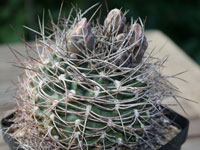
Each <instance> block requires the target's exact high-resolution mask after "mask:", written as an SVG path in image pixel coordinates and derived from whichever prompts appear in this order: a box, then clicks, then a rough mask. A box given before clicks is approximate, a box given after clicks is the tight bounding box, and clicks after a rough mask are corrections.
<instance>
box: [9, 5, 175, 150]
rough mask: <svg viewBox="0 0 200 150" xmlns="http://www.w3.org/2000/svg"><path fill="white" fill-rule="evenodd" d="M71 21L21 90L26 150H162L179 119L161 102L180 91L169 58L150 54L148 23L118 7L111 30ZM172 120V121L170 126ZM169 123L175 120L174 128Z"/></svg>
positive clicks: (47, 44) (45, 47) (58, 29)
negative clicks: (170, 77)
mask: <svg viewBox="0 0 200 150" xmlns="http://www.w3.org/2000/svg"><path fill="white" fill-rule="evenodd" d="M70 17H71V16H69V18H68V19H63V20H62V21H60V22H59V24H58V25H57V26H56V25H55V24H54V23H52V27H53V28H52V34H49V35H47V36H46V35H45V32H44V30H43V27H41V29H42V31H41V38H39V39H38V40H37V41H36V44H35V47H34V49H36V51H37V52H38V56H39V58H38V59H33V58H29V59H28V60H27V61H25V62H24V64H23V66H24V67H25V68H26V69H25V74H24V75H23V77H22V78H21V86H20V87H19V89H18V93H17V96H18V100H20V102H21V104H20V106H19V107H18V111H17V113H16V115H17V117H16V118H15V120H14V122H15V124H13V125H12V126H11V127H10V131H9V133H10V134H11V135H12V136H13V137H14V138H15V139H16V140H17V141H18V143H19V144H20V147H22V148H25V149H30V150H32V149H37V150H40V149H41V150H47V149H57V150H58V149H59V150H60V149H70V150H71V149H72V150H73V149H75V150H77V149H81V150H90V149H98V150H102V149H122V150H124V149H125V150H126V149H127V150H129V149H155V148H156V147H157V146H159V145H162V142H161V141H162V140H163V139H165V138H166V137H165V135H163V134H162V132H161V131H162V130H163V129H166V128H168V126H169V125H170V123H171V121H170V120H169V119H168V118H167V117H165V115H164V114H163V107H161V102H162V101H163V99H164V98H166V97H170V96H172V94H173V90H172V89H173V88H171V87H172V86H171V85H170V84H169V83H168V81H167V80H166V78H165V77H164V76H162V75H161V74H160V71H159V70H160V67H161V66H162V63H163V61H162V60H159V59H158V60H156V61H155V60H154V58H153V57H151V56H150V55H149V56H148V55H146V57H144V53H145V51H146V49H147V46H148V44H147V40H146V37H145V35H144V26H143V24H142V22H141V20H140V19H138V20H137V21H134V22H133V21H132V22H131V24H130V25H128V24H127V23H126V18H125V16H124V14H123V13H122V11H121V10H119V9H113V10H111V11H110V12H109V14H108V15H107V17H106V18H105V21H104V25H100V24H99V23H97V24H95V23H93V24H91V22H87V19H86V18H84V17H83V16H82V15H81V14H79V13H78V14H77V17H76V18H74V19H71V18H70ZM166 120H167V121H166ZM166 122H167V123H166Z"/></svg>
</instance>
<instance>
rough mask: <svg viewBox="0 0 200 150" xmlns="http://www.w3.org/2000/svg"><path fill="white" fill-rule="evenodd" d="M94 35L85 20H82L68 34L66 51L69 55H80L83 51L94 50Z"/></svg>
mask: <svg viewBox="0 0 200 150" xmlns="http://www.w3.org/2000/svg"><path fill="white" fill-rule="evenodd" d="M94 44H95V41H94V35H93V34H92V32H91V26H90V24H89V23H88V22H87V19H86V18H82V19H81V20H80V21H79V22H78V23H77V24H76V25H75V27H74V28H73V29H72V30H71V31H70V32H69V34H68V38H67V49H68V51H69V52H71V53H76V54H81V53H82V52H83V51H84V50H86V49H89V50H92V49H93V48H94Z"/></svg>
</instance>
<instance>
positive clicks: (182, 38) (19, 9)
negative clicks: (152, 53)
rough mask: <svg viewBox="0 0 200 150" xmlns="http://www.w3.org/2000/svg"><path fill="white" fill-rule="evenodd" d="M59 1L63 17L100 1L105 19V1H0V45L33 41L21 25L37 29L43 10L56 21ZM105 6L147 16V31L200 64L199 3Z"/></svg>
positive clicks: (136, 0) (174, 0)
mask: <svg viewBox="0 0 200 150" xmlns="http://www.w3.org/2000/svg"><path fill="white" fill-rule="evenodd" d="M62 1H64V6H63V13H64V14H66V15H67V14H68V13H69V10H70V9H71V7H72V3H73V4H74V5H77V6H78V7H80V8H81V9H83V10H85V9H87V8H88V7H89V6H91V5H93V4H95V3H97V2H100V3H101V4H102V18H103V17H105V16H106V5H105V0H90V1H89V0H87V1H84V0H0V44H3V43H16V42H23V41H22V40H21V37H22V35H23V36H24V37H25V39H26V40H28V41H31V40H34V34H33V33H32V32H31V31H29V30H27V29H24V28H23V27H22V26H23V25H26V26H28V27H30V28H33V29H35V30H38V16H39V17H40V18H42V14H43V12H44V11H45V20H46V21H45V22H46V24H48V22H49V17H48V10H50V11H51V13H52V16H53V18H54V19H56V17H57V16H58V13H59V8H60V6H61V3H62ZM107 4H108V8H109V9H112V8H115V7H117V8H122V9H123V10H129V13H128V15H127V18H128V20H129V19H130V17H131V16H133V18H134V19H136V18H137V17H138V16H140V17H141V18H142V19H143V20H144V19H145V18H146V17H147V21H146V29H159V30H161V31H163V32H164V33H165V34H167V35H168V36H169V37H170V38H171V39H172V40H173V41H174V42H175V43H177V44H178V45H179V46H180V47H181V48H182V49H183V50H184V51H185V52H186V53H187V54H188V55H190V56H191V57H192V58H193V59H194V60H195V61H196V62H197V63H199V64H200V0H191V1H189V0H162V1H161V0H148V1H147V0H107ZM94 11H95V10H94ZM94 11H93V12H94ZM89 16H91V13H89V14H88V17H89Z"/></svg>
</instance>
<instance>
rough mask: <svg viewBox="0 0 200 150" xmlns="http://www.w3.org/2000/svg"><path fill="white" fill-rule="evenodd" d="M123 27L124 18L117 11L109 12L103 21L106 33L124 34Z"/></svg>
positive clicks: (124, 24)
mask: <svg viewBox="0 0 200 150" xmlns="http://www.w3.org/2000/svg"><path fill="white" fill-rule="evenodd" d="M125 26H126V18H125V17H124V16H123V13H122V11H121V10H119V9H113V10H111V11H110V12H109V13H108V15H107V17H106V19H105V21H104V27H105V31H106V33H116V32H117V33H118V34H119V33H122V32H124V29H125Z"/></svg>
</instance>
